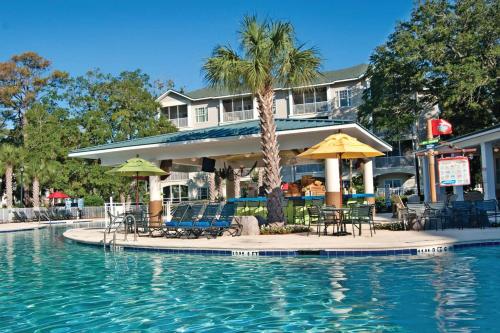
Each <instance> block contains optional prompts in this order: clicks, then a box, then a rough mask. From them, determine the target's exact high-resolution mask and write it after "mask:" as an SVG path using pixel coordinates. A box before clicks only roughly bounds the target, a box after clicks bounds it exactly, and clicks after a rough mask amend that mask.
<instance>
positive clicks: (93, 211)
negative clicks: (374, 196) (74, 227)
mask: <svg viewBox="0 0 500 333" xmlns="http://www.w3.org/2000/svg"><path fill="white" fill-rule="evenodd" d="M48 209H53V208H48ZM54 209H57V210H66V209H65V208H64V207H56V208H54ZM45 210H47V208H45V207H42V208H36V209H35V208H32V207H30V208H11V209H7V208H0V223H8V222H13V221H15V218H14V212H16V213H20V212H22V213H24V214H25V215H26V217H27V218H28V219H30V220H31V219H35V213H34V212H35V211H36V212H39V211H41V212H43V211H45ZM69 212H70V213H71V215H72V216H73V217H74V218H77V217H78V216H80V218H82V219H95V218H104V217H105V209H104V207H102V206H100V207H84V208H83V209H82V210H80V211H79V209H78V207H71V208H70V209H69Z"/></svg>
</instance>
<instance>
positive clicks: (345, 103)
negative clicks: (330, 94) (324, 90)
mask: <svg viewBox="0 0 500 333" xmlns="http://www.w3.org/2000/svg"><path fill="white" fill-rule="evenodd" d="M337 95H338V100H339V103H338V106H339V107H341V108H344V107H349V106H352V91H351V89H344V90H340V91H337Z"/></svg>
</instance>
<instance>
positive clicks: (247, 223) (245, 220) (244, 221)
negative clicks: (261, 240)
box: [233, 216, 260, 236]
mask: <svg viewBox="0 0 500 333" xmlns="http://www.w3.org/2000/svg"><path fill="white" fill-rule="evenodd" d="M235 223H239V224H240V225H241V228H242V229H241V236H255V235H260V227H259V221H258V220H257V218H256V217H255V216H235V217H234V220H233V224H235Z"/></svg>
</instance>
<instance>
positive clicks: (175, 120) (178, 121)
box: [170, 118, 188, 128]
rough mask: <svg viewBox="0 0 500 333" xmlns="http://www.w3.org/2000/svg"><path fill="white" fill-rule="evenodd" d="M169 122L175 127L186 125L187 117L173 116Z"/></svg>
mask: <svg viewBox="0 0 500 333" xmlns="http://www.w3.org/2000/svg"><path fill="white" fill-rule="evenodd" d="M170 122H171V123H172V125H174V126H175V127H177V128H181V127H187V126H188V119H187V118H173V119H170Z"/></svg>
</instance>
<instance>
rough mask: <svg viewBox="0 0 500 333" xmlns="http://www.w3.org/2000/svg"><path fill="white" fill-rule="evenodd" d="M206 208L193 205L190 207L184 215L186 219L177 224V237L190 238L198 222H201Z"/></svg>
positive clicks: (202, 205) (201, 205) (197, 204)
mask: <svg viewBox="0 0 500 333" xmlns="http://www.w3.org/2000/svg"><path fill="white" fill-rule="evenodd" d="M204 208H205V205H204V204H199V203H196V204H192V205H190V207H189V209H188V211H187V212H186V214H185V215H184V217H185V218H184V219H182V220H181V221H179V223H177V235H176V236H178V237H180V236H189V235H190V234H191V233H192V230H193V229H194V225H195V223H196V221H198V220H199V218H200V214H201V213H202V212H203V209H204Z"/></svg>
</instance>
